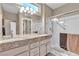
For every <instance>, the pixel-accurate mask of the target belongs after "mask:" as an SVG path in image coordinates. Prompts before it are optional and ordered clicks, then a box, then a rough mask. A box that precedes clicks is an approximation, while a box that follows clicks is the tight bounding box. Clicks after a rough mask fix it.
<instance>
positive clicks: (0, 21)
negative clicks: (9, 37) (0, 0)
mask: <svg viewBox="0 0 79 59" xmlns="http://www.w3.org/2000/svg"><path fill="white" fill-rule="evenodd" d="M0 36H2V8H1V4H0Z"/></svg>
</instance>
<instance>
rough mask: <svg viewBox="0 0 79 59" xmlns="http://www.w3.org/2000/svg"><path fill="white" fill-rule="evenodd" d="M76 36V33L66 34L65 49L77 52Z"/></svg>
mask: <svg viewBox="0 0 79 59" xmlns="http://www.w3.org/2000/svg"><path fill="white" fill-rule="evenodd" d="M77 42H78V36H77V35H71V34H70V35H68V36H67V49H68V50H69V51H71V52H74V53H77V44H78V43H77Z"/></svg>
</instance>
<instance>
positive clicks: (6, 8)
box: [2, 3, 65, 14]
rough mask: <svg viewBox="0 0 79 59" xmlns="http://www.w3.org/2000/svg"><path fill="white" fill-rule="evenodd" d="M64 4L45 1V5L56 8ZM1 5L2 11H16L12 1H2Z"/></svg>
mask: <svg viewBox="0 0 79 59" xmlns="http://www.w3.org/2000/svg"><path fill="white" fill-rule="evenodd" d="M64 4H65V3H46V5H48V6H49V7H50V8H52V9H55V8H58V7H60V6H62V5H64ZM2 6H3V9H4V11H7V12H11V13H15V14H17V13H18V8H17V7H16V5H15V4H13V3H3V4H2Z"/></svg>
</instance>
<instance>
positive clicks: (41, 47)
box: [40, 44, 46, 56]
mask: <svg viewBox="0 0 79 59" xmlns="http://www.w3.org/2000/svg"><path fill="white" fill-rule="evenodd" d="M44 55H46V44H44V45H41V46H40V56H44Z"/></svg>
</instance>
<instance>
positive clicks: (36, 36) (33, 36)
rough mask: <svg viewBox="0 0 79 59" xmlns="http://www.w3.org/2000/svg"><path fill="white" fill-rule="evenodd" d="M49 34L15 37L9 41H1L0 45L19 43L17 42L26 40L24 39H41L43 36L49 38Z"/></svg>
mask: <svg viewBox="0 0 79 59" xmlns="http://www.w3.org/2000/svg"><path fill="white" fill-rule="evenodd" d="M49 35H51V34H27V35H16V36H15V37H13V38H9V39H6V38H5V39H2V40H0V44H2V43H7V42H14V41H19V40H26V39H33V38H38V37H43V36H49Z"/></svg>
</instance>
